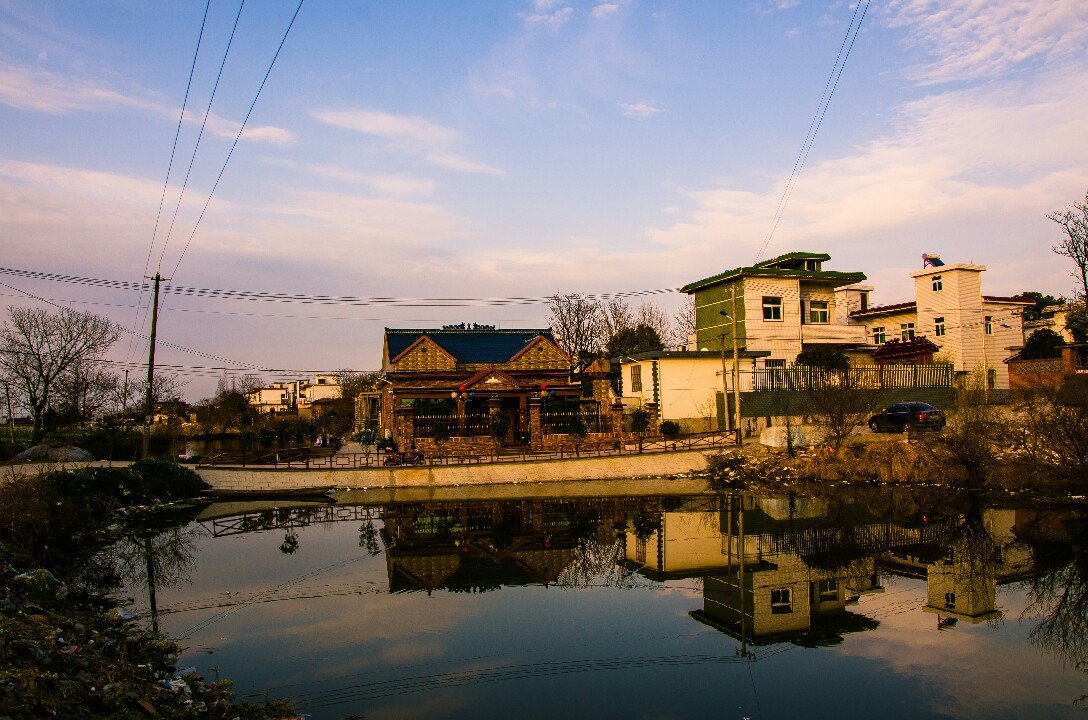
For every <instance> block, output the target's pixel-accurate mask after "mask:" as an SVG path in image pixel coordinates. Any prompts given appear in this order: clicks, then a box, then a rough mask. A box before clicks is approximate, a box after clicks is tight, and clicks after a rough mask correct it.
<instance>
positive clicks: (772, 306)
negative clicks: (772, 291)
mask: <svg viewBox="0 0 1088 720" xmlns="http://www.w3.org/2000/svg"><path fill="white" fill-rule="evenodd" d="M762 305H763V322H783V319H784V318H783V312H782V296H781V295H764V296H763V302H762ZM768 311H770V312H769V313H768ZM768 314H769V315H771V317H768ZM776 314H777V315H778V317H773V316H774V315H776Z"/></svg>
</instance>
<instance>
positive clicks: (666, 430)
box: [661, 420, 680, 440]
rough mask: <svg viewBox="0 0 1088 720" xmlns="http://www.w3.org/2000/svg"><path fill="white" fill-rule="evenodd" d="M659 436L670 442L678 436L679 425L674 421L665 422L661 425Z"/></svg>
mask: <svg viewBox="0 0 1088 720" xmlns="http://www.w3.org/2000/svg"><path fill="white" fill-rule="evenodd" d="M661 434H662V435H664V436H665V437H666V438H668V439H670V440H671V439H672V438H674V437H676V436H677V435H679V434H680V423H678V422H676V421H675V420H665V421H664V422H662V423H661Z"/></svg>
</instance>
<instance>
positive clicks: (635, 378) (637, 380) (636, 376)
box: [631, 364, 642, 393]
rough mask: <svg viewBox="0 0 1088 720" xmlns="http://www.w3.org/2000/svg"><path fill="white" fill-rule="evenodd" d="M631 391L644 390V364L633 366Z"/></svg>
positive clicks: (638, 391)
mask: <svg viewBox="0 0 1088 720" xmlns="http://www.w3.org/2000/svg"><path fill="white" fill-rule="evenodd" d="M631 392H633V393H635V392H637V393H640V392H642V365H639V364H635V365H632V366H631Z"/></svg>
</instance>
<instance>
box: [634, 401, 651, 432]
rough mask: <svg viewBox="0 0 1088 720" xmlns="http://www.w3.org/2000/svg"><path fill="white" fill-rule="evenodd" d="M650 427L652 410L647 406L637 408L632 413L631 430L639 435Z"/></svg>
mask: <svg viewBox="0 0 1088 720" xmlns="http://www.w3.org/2000/svg"><path fill="white" fill-rule="evenodd" d="M649 429H650V411H649V410H647V409H646V408H641V407H640V408H635V409H634V411H633V412H632V413H631V432H637V433H638V434H639V435H641V434H642V433H644V432H646V431H647V430H649Z"/></svg>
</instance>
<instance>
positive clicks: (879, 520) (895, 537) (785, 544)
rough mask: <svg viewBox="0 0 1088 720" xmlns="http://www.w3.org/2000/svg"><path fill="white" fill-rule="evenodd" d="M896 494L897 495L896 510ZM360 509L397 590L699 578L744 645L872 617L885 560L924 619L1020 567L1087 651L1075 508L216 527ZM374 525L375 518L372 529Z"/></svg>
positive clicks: (748, 498) (1086, 561)
mask: <svg viewBox="0 0 1088 720" xmlns="http://www.w3.org/2000/svg"><path fill="white" fill-rule="evenodd" d="M903 508H906V509H903ZM341 521H360V522H362V523H363V524H362V526H361V529H360V545H361V546H363V547H367V548H369V552H371V554H375V553H377V552H380V550H379V548H378V546H377V541H378V539H380V541H381V546H382V548H384V553H385V560H386V571H387V581H388V590H389V591H390V592H394V593H404V592H426V593H428V594H431V593H434V592H435V591H436V590H440V589H441V590H446V591H450V592H487V591H492V590H497V589H499V588H501V587H504V586H520V585H532V584H535V585H543V586H545V587H547V586H550V585H554V584H560V585H564V586H578V585H587V584H591V583H592V584H601V583H604V584H608V585H615V586H623V585H624V584H633V583H634V582H635V581H636V580H639V579H642V584H645V580H650V581H653V582H664V581H667V580H673V579H678V578H700V579H701V580H702V586H703V587H702V592H703V607H702V608H700V609H696V610H693V611H691V613H690V615H691V617H692V618H694V619H695V620H697V621H699V622H701V623H704V624H706V625H709V626H711V627H714V628H716V629H717V630H719V631H721V632H724V633H726V634H728V635H730V636H732V637H734V638H736V639H737V640H739V641H740V643H741V645H740V648H739V652H741V653H744V654H748V652H749V649H748V648H749V646H750V645H751V646H759V645H763V644H767V643H779V642H792V643H795V644H798V645H803V646H812V647H815V646H823V645H832V644H837V643H840V642H842V641H843V638H844V636H845V635H846V634H848V633H852V632H859V631H864V630H873V629H875V628H877V627H878V626H879V621H878V620H877V619H875V618H871V617H867V616H865V615H864V614H862V613H860V612H858V611H857V605H856V603H857V601H858V600H859V599H860V598H861V597H862V596H864V595H866V594H872V593H881V592H883V591H884V588H883V583H882V582H881V578H882V577H885V576H887V575H894V576H900V577H907V578H915V579H919V580H924V581H925V582H926V588H927V589H926V599H925V602H924V607H923V608H922V609H923V610H925V611H926V612H930V613H933V614H934V615H935V618H936V623H935V627H936V629H941V630H946V629H950V628H952V627H954V626H955V624H956V623H958V622H970V623H981V622H989V623H996V622H997V621H998V620H999V619H1000V618H1001V617H1002V611H1001V609H1000V608H999V606H998V593H997V588H998V587H999V586H1001V585H1004V584H1007V583H1013V582H1021V581H1023V582H1025V583H1027V584H1028V586H1029V587H1030V589H1031V595H1030V601H1031V603H1032V605H1031V607H1030V608H1029V610H1030V611H1031V612H1032V613H1033V614H1035V615H1037V616H1038V617H1041V618H1043V620H1042V622H1041V623H1040V624H1039V625H1038V626H1037V627H1036V629H1035V631H1034V632H1033V636H1032V637H1033V640H1034V641H1035V642H1037V643H1038V644H1040V645H1042V646H1044V647H1046V648H1047V649H1048V650H1050V651H1052V652H1055V653H1057V654H1059V655H1061V656H1062V657H1063V658H1065V659H1066V660H1067V661H1069V662H1071V663H1078V662H1084V660H1085V658H1088V554H1086V553H1085V552H1084V548H1085V545H1086V544H1085V540H1086V539H1088V533H1086V532H1085V525H1086V523H1085V520H1084V519H1083V514H1081V513H1075V512H1071V511H1062V512H1050V511H1048V512H1041V511H1029V510H1022V509H1007V508H995V507H984V506H983V504H982V501H981V499H980V498H979V497H978V496H977V495H968V496H963V497H958V498H953V499H951V500H950V501H941V502H938V501H931V502H929V503H928V504H927V503H926V502H923V501H919V500H917V499H910V500H908V501H903V499H902V498H899V497H895V496H894V493H893V494H892V496H890V497H883V498H878V500H876V501H874V500H873V499H872V498H871V497H870V498H868V500H867V501H862V500H850V499H843V498H802V497H795V496H768V495H756V494H748V493H737V494H733V495H689V496H668V495H662V496H644V497H619V498H577V499H573V498H571V499H567V498H545V499H538V498H532V499H521V500H481V501H445V502H402V503H386V504H382V505H369V506H345V505H327V504H320V503H318V504H313V505H311V506H309V507H299V508H274V509H265V510H260V511H254V512H243V513H237V512H234V513H229V514H225V515H218V516H217V515H216V513H215V512H214V510H211V509H210V512H209V513H208V514H206V515H205V516H204V518H203V519H202V522H203V524H204V526H205V528H207V529H208V530H209V531H210V532H211V533H212V535H232V534H237V533H242V532H252V531H257V530H273V529H286V530H288V531H293V530H294V529H297V528H301V527H304V526H306V525H311V524H316V523H323V522H341ZM377 524H380V528H379V529H377V530H375V527H376V525H377Z"/></svg>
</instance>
